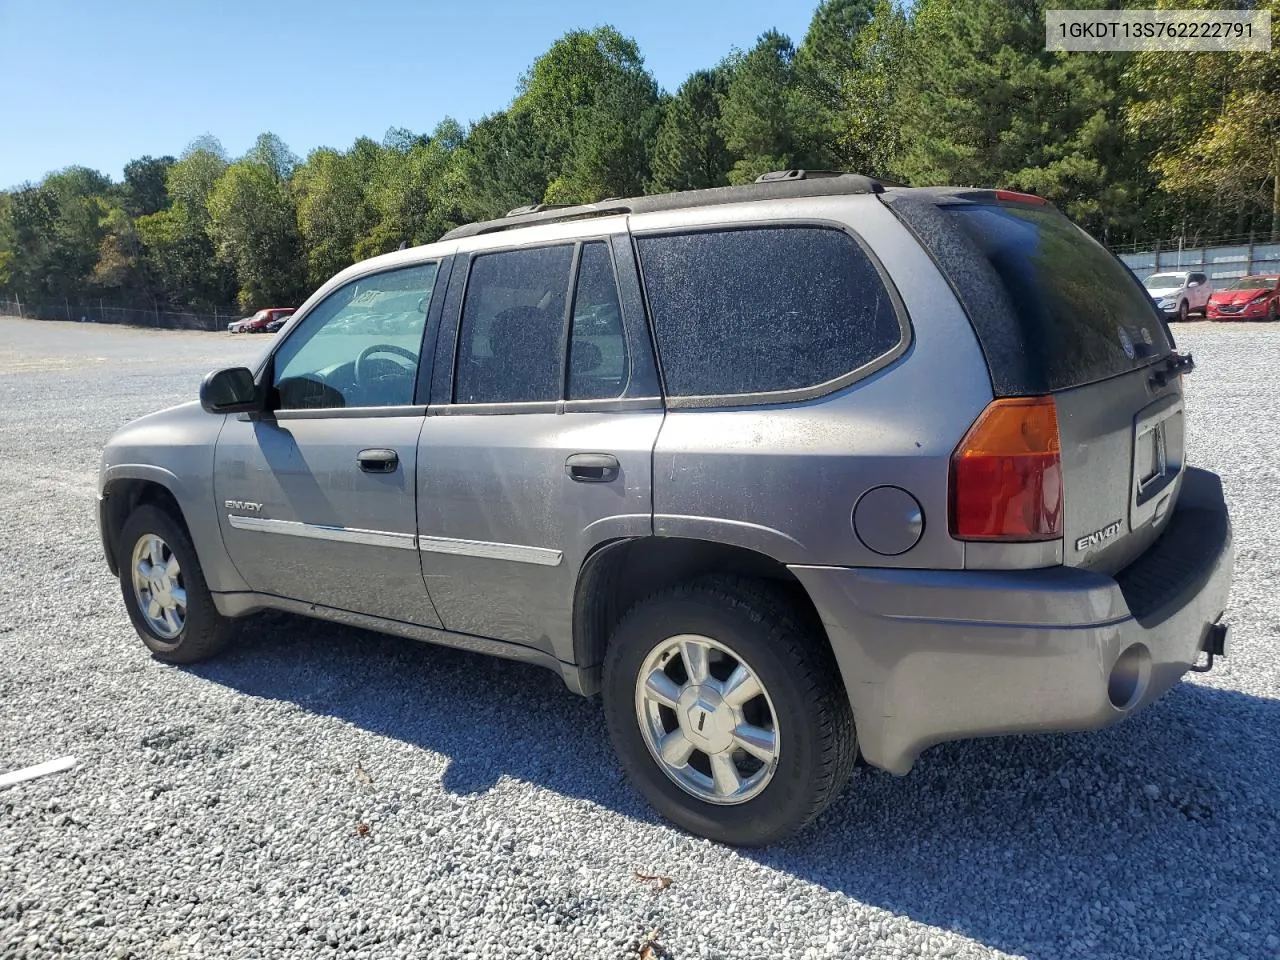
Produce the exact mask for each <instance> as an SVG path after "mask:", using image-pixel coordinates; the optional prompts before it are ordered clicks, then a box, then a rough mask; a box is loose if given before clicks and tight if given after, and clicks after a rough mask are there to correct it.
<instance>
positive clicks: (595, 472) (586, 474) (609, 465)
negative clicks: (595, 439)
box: [564, 453, 619, 483]
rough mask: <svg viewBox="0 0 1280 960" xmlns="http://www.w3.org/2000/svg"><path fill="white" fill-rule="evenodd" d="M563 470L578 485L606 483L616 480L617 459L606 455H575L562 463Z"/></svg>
mask: <svg viewBox="0 0 1280 960" xmlns="http://www.w3.org/2000/svg"><path fill="white" fill-rule="evenodd" d="M564 469H565V473H567V474H569V477H570V478H571V479H573V480H577V481H578V482H579V483H608V482H609V481H611V480H617V479H618V470H619V466H618V458H617V457H615V456H613V455H612V454H608V453H575V454H574V455H573V456H571V457H570V458H569V459H568V460H566V461H565V462H564Z"/></svg>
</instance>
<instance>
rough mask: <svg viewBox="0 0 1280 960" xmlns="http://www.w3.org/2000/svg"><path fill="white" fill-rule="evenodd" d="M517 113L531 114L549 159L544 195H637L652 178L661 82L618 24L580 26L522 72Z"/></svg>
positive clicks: (582, 198)
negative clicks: (651, 146) (651, 159)
mask: <svg viewBox="0 0 1280 960" xmlns="http://www.w3.org/2000/svg"><path fill="white" fill-rule="evenodd" d="M511 112H512V113H513V114H528V116H529V119H530V121H531V124H530V126H531V129H532V132H533V136H534V141H535V143H536V144H537V146H536V147H534V149H535V150H536V151H537V152H538V153H540V154H541V155H542V157H543V159H544V162H545V163H546V164H547V166H548V168H549V169H548V170H547V173H548V174H549V178H548V179H549V183H548V185H547V189H546V192H545V193H544V195H543V196H542V197H530V198H527V199H526V200H525V202H534V201H536V200H538V199H544V200H546V201H547V202H549V203H588V202H592V201H596V200H603V199H604V198H605V197H610V196H632V195H635V194H637V193H641V192H642V191H643V190H644V184H645V182H646V181H647V180H648V179H649V157H648V145H649V144H650V143H651V142H652V138H653V136H654V134H655V133H656V131H657V126H658V122H659V119H660V115H659V101H658V85H657V83H656V82H655V81H654V79H653V76H652V74H650V73H649V72H648V71H647V70H645V68H644V58H643V57H641V56H640V50H639V48H638V47H637V46H636V44H635V41H634V40H631V39H629V38H627V37H624V36H622V35H621V34H620V33H618V31H617V30H614V29H613V28H612V27H600V28H598V29H596V30H592V31H590V32H587V31H583V30H574V31H571V32H570V33H567V34H565V36H563V37H562V38H560V39H559V40H557V41H556V42H555V43H554V44H552V46H551V49H550V50H548V51H547V52H546V53H544V54H543V55H542V56H541V57H539V58H538V59H537V60H536V61H534V64H533V66H532V67H531V68H530V70H529V72H528V73H527V74H526V75H525V76H524V77H523V78H521V81H520V93H519V96H517V97H516V100H515V102H514V103H513V104H512V108H511Z"/></svg>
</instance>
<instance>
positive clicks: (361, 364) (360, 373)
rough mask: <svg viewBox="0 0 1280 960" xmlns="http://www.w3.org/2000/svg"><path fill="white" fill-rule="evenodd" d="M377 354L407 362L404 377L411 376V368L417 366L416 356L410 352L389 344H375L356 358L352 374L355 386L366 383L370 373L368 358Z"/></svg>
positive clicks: (366, 348)
mask: <svg viewBox="0 0 1280 960" xmlns="http://www.w3.org/2000/svg"><path fill="white" fill-rule="evenodd" d="M377 353H389V354H392V355H394V356H397V357H403V358H404V359H405V360H408V361H409V364H408V368H407V369H406V370H405V375H406V376H411V375H412V374H413V368H414V367H416V366H417V365H418V355H417V354H416V353H414V352H413V351H412V350H406V349H405V348H404V347H397V346H395V345H394V344H391V343H375V344H374V345H373V346H371V347H365V348H364V349H363V350H361V351H360V356H358V357H356V365H355V369H354V371H353V373H354V375H355V378H356V383H357V384H363V383H366V382H367V381H368V380H369V379H370V371H369V369H368V363H369V358H370V357H372V356H373V355H374V354H377Z"/></svg>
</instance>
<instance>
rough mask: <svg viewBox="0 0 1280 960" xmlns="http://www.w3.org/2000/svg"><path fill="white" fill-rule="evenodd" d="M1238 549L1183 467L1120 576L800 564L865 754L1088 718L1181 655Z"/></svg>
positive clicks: (1216, 605) (1187, 664) (1211, 491)
mask: <svg viewBox="0 0 1280 960" xmlns="http://www.w3.org/2000/svg"><path fill="white" fill-rule="evenodd" d="M1233 563H1234V551H1233V547H1232V540H1231V525H1230V520H1229V517H1228V514H1227V507H1226V503H1225V501H1224V499H1223V496H1222V486H1221V483H1220V481H1219V480H1218V477H1217V476H1216V475H1214V474H1211V473H1208V472H1206V471H1203V470H1196V469H1192V468H1188V470H1187V473H1186V476H1185V477H1184V478H1183V487H1182V492H1181V495H1180V497H1179V501H1178V506H1177V508H1176V510H1175V512H1174V516H1173V518H1172V519H1171V520H1170V522H1169V525H1168V526H1167V527H1166V529H1165V532H1164V533H1163V534H1162V535H1161V537H1160V539H1159V540H1157V541H1156V542H1155V543H1154V544H1153V545H1152V546H1151V547H1150V548H1149V549H1148V550H1147V551H1146V553H1144V554H1143V555H1142V556H1141V557H1139V558H1138V559H1137V560H1136V561H1135V562H1134V563H1133V564H1131V565H1130V566H1129V567H1128V568H1126V569H1125V570H1123V571H1121V573H1120V574H1118V575H1117V576H1115V577H1109V576H1105V575H1102V574H1099V573H1094V572H1090V571H1087V570H1076V569H1072V568H1067V567H1051V568H1046V569H1042V570H1027V571H973V570H967V571H966V570H956V571H950V570H948V571H929V570H868V569H850V568H843V567H807V566H795V567H792V568H791V569H792V571H793V572H794V573H795V575H796V576H797V577H798V578H799V580H800V581H801V583H802V584H803V585H804V586H805V588H806V589H807V590H808V592H809V595H810V597H811V598H812V599H813V601H814V603H815V605H816V606H817V608H818V611H819V613H820V614H821V616H822V619H823V622H824V623H825V625H826V628H827V633H828V635H829V637H830V638H831V642H832V646H833V648H834V650H835V654H836V659H837V662H838V664H839V666H840V671H841V674H842V675H843V677H844V682H845V688H846V689H847V690H848V692H849V699H850V702H851V704H852V706H853V711H854V718H855V721H856V723H857V728H858V742H859V746H860V748H861V751H862V754H863V756H864V757H865V758H866V759H867V761H868V762H869V763H871V764H873V765H874V766H878V767H882V768H884V769H885V770H889V771H891V772H893V773H898V774H903V773H906V772H908V771H909V770H910V769H911V765H912V764H913V763H914V761H915V758H916V757H917V756H918V755H919V753H920V751H922V750H924V749H925V748H927V747H929V746H932V745H933V744H936V743H941V742H943V741H946V740H956V739H964V738H969V737H981V736H995V735H1000V734H1011V733H1037V732H1039V733H1044V732H1051V731H1066V730H1094V729H1098V728H1101V727H1105V726H1108V725H1110V724H1112V723H1115V722H1117V721H1119V720H1122V719H1124V718H1125V717H1127V716H1129V715H1131V714H1133V713H1135V712H1136V711H1138V710H1140V709H1142V708H1143V707H1144V706H1146V705H1147V704H1149V703H1151V702H1152V701H1154V700H1156V699H1157V698H1158V697H1160V696H1161V695H1162V694H1163V693H1165V692H1166V691H1167V690H1168V689H1169V688H1170V687H1172V686H1173V685H1174V684H1175V683H1177V682H1178V680H1179V679H1180V678H1181V677H1182V675H1183V674H1184V673H1186V672H1187V670H1189V669H1190V668H1191V666H1192V665H1193V664H1194V663H1195V662H1196V660H1197V658H1198V657H1199V655H1200V651H1201V649H1202V648H1203V647H1204V646H1205V645H1206V644H1207V643H1209V642H1210V640H1211V634H1212V631H1211V628H1212V626H1213V624H1215V623H1217V622H1218V621H1219V620H1220V618H1221V616H1222V612H1223V610H1224V609H1225V607H1226V603H1227V594H1228V591H1229V589H1230V586H1231V574H1232V567H1233Z"/></svg>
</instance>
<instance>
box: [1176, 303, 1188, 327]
mask: <svg viewBox="0 0 1280 960" xmlns="http://www.w3.org/2000/svg"><path fill="white" fill-rule="evenodd" d="M1190 316H1191V309H1190V307H1188V306H1187V301H1185V300H1183V301H1182V302H1181V303H1179V304H1178V320H1179V321H1180V322H1182V323H1186V322H1187V318H1188V317H1190Z"/></svg>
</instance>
